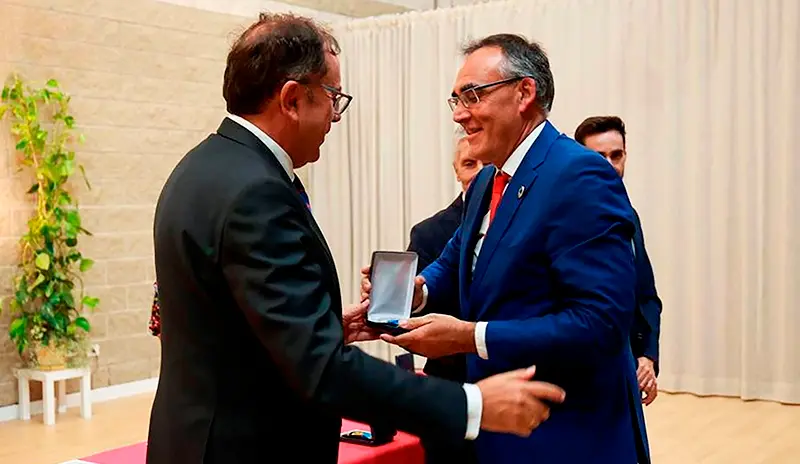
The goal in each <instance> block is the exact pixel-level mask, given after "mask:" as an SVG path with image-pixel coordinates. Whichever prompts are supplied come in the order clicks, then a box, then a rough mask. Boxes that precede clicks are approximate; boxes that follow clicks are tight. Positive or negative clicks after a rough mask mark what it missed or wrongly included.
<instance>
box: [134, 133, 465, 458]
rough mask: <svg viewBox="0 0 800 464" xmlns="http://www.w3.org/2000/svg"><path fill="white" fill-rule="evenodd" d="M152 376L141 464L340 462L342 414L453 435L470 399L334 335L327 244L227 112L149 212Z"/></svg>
mask: <svg viewBox="0 0 800 464" xmlns="http://www.w3.org/2000/svg"><path fill="white" fill-rule="evenodd" d="M154 235H155V261H156V263H155V264H156V274H157V279H158V283H159V299H160V303H161V331H162V332H161V347H162V357H161V376H160V378H159V384H158V390H157V392H156V396H155V401H154V404H153V410H152V413H151V417H150V431H149V439H148V450H147V462H148V463H149V464H175V463H181V464H217V463H220V464H223V463H224V464H245V463H263V462H266V461H272V460H274V459H276V458H275V456H277V454H276V453H290V454H291V456H292V460H293V461H296V462H315V463H331V464H333V463H335V462H336V461H337V454H338V443H339V432H340V428H341V417H342V416H346V417H350V418H353V419H356V420H360V421H364V422H369V423H372V424H376V423H387V425H392V426H396V427H397V428H399V429H401V430H408V431H410V432H412V433H415V434H418V435H421V436H436V437H438V438H439V439H445V440H451V441H453V442H459V441H461V440H463V439H464V435H465V433H466V417H467V409H466V397H465V394H464V392H463V389H462V387H461V386H460V385H459V384H458V383H455V382H450V381H446V380H440V379H433V378H426V377H421V376H417V375H415V374H414V373H411V372H408V371H404V370H402V369H399V368H396V367H394V366H392V365H390V364H388V363H385V362H383V361H380V360H378V359H376V358H373V357H371V356H368V355H366V354H364V353H363V352H362V351H360V350H359V349H357V348H354V347H350V346H346V345H344V344H343V342H344V340H343V330H342V325H341V311H342V301H341V294H340V289H339V284H338V278H337V275H336V268H335V266H334V263H333V258H332V257H331V253H330V251H329V249H328V247H327V245H326V243H325V240H324V238H323V236H322V233H321V232H320V230H319V228H318V227H317V224H316V223H315V221H314V218H313V217H312V216H311V214H310V212H309V211H308V209H307V208H306V206H305V205H304V203H303V200H302V199H301V197H300V195H299V194H298V193H297V190H296V189H295V188H294V186H293V185H292V183H291V182H290V180H289V177H288V175H287V173H286V172H285V171H284V170H283V168H282V167H281V166H280V164H279V163H278V161H277V159H275V157H274V155H273V154H272V153H271V152H270V151H269V150H268V149H267V148H266V147H265V146H264V145H263V144H262V143H261V142H260V141H259V139H258V138H257V137H256V136H255V135H253V134H252V133H251V132H249V131H247V130H246V129H245V128H243V127H242V126H240V125H238V124H237V123H235V122H233V121H231V120H230V119H225V120H224V121H223V122H222V124H221V125H220V127H219V129H218V131H217V133H215V134H212V135H210V136H209V137H208V138H207V139H206V140H205V141H203V142H201V143H200V144H199V145H198V146H197V147H196V148H194V149H193V150H191V151H190V152H189V153H188V154H187V155H186V156H185V157H184V158H183V159H182V160H181V161H180V163H179V164H178V165H177V167H176V168H175V170H174V171H173V172H172V174H171V175H170V177H169V179H168V180H167V182H166V185H165V186H164V189H163V191H162V192H161V196H160V198H159V200H158V205H157V208H156V214H155V232H154Z"/></svg>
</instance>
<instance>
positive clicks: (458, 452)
mask: <svg viewBox="0 0 800 464" xmlns="http://www.w3.org/2000/svg"><path fill="white" fill-rule="evenodd" d="M465 136H466V134H465V133H464V129H463V128H462V127H461V126H458V129H457V130H456V133H455V137H456V138H457V141H456V148H455V152H454V154H453V169H454V170H455V173H456V180H458V182H459V183H460V184H461V189H462V191H461V193H460V194H459V195H458V196H457V197H456V199H455V200H453V202H452V203H450V205H449V206H448V207H447V208H445V209H443V210H441V211H439V212H438V213H436V214H434V215H433V216H431V217H429V218H427V219H425V220H423V221H421V222H419V223H418V224H416V225H415V226H414V227H412V228H411V242H410V243H409V245H408V251H414V252H416V253H417V255H419V261H418V263H417V275H419V273H420V272H422V270H423V269H425V268H426V267H427V266H428V265H429V264H430V263H432V262H433V261H435V260H436V258H438V257H439V255H440V254H441V253H442V250H444V247H445V246H446V245H447V242H448V241H449V240H450V238H451V237H452V236H453V234H454V233H455V231H456V229H458V227H459V226H460V225H461V217H462V213H463V209H464V192H466V191H467V188H469V185H470V183H471V182H472V179H473V178H474V177H475V175H476V174H478V171H480V170H481V168H483V164H482V163H481V162H480V161H478V160H477V159H475V158H474V157H473V156H471V155H470V153H469V143H468V142H467V139H466V137H465ZM422 313H440V314H450V315H453V316H458V315H459V314H460V308H459V306H458V305H455V306H454V307H448V308H442V307H434V306H430V307H425V308H424V310H423V311H422ZM466 370H467V364H466V358H465V356H464V355H463V354H456V355H453V356H445V357H442V358H437V359H428V360H427V362H426V363H425V368H424V372H425V373H426V374H427V375H430V376H434V377H440V378H443V379H447V380H452V381H455V382H464V381H465V380H466V376H467V372H466ZM422 445H423V447H424V448H425V462H426V463H427V464H442V463H449V462H458V463H459V464H468V463H471V462H474V460H475V453H474V450H472V449H471V448H470V447H469V445H470V444H469V443H468V442H466V441H465V442H464V443H463V444H462V446H460V447H457V446H453V445H452V444H449V443H442V442H440V441H436V440H423V442H422Z"/></svg>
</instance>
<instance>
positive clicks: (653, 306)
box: [575, 116, 662, 405]
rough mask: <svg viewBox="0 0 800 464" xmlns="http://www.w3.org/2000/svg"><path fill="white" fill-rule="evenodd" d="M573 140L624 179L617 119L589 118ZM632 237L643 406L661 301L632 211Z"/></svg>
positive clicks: (654, 372)
mask: <svg viewBox="0 0 800 464" xmlns="http://www.w3.org/2000/svg"><path fill="white" fill-rule="evenodd" d="M575 140H576V141H577V142H578V143H580V144H582V145H584V146H585V147H586V148H588V149H590V150H594V151H596V152H598V153H600V154H601V155H602V156H603V158H605V159H606V160H607V161H608V162H609V163H611V165H612V166H614V170H615V171H617V174H619V176H620V177H622V178H624V177H625V162H626V161H627V160H628V151H627V149H626V147H625V123H624V122H623V121H622V119H620V118H619V117H617V116H592V117H589V118H586V119H585V120H584V121H583V122H582V123H581V124H580V125H579V126H578V128H577V129H575ZM633 213H634V219H635V220H636V223H635V225H636V234H635V235H634V236H633V245H634V262H635V264H636V313H635V315H634V318H633V328H632V330H631V349H632V350H633V355H634V356H635V357H636V364H637V368H636V377H637V379H638V380H639V388H640V389H641V391H642V393H644V398H643V399H642V401H643V402H644V404H645V405H649V404H650V403H652V402H653V401H654V400H655V399H656V396H657V395H658V381H657V380H656V379H657V376H658V337H659V333H660V332H661V308H662V305H661V299H660V298H659V297H658V292H656V280H655V276H654V275H653V266H652V265H651V264H650V258H649V257H648V256H647V249H645V246H644V233H643V232H642V222H641V220H640V219H639V213H637V212H636V210H635V209H634V210H633Z"/></svg>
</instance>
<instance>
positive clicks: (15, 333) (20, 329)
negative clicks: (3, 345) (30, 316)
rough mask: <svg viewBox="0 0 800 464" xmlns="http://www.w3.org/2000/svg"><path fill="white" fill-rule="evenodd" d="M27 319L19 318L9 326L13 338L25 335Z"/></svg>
mask: <svg viewBox="0 0 800 464" xmlns="http://www.w3.org/2000/svg"><path fill="white" fill-rule="evenodd" d="M25 322H26V320H25V317H24V316H23V317H18V318H16V319H14V320H13V321H11V324H9V325H8V335H9V336H10V337H11V338H17V337H21V336H23V335H24V334H25Z"/></svg>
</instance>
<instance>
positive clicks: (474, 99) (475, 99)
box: [447, 76, 531, 111]
mask: <svg viewBox="0 0 800 464" xmlns="http://www.w3.org/2000/svg"><path fill="white" fill-rule="evenodd" d="M526 77H531V76H518V77H510V78H508V79H503V80H500V81H496V82H490V83H488V84H481V85H476V86H475V87H470V88H468V89H464V90H462V91H461V94H460V95H453V96H452V97H450V98H448V99H447V104H448V105H450V109H451V110H452V111H455V110H456V107H457V106H458V102H461V104H462V105H464V108H469V105H476V104H478V103H480V102H481V99H480V97H479V96H478V92H479V91H482V90H486V89H488V88H490V87H495V86H498V85H503V84H510V83H511V82H516V81H518V80H521V79H525V78H526Z"/></svg>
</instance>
